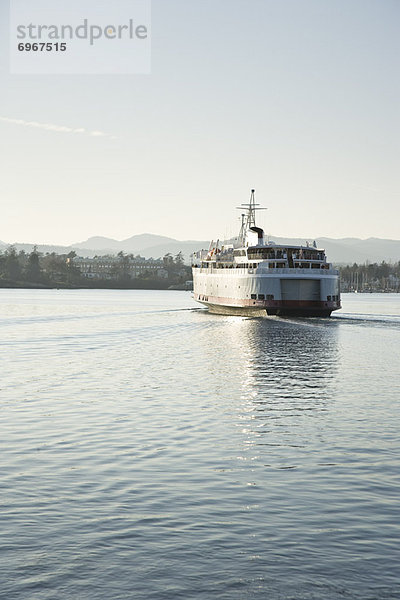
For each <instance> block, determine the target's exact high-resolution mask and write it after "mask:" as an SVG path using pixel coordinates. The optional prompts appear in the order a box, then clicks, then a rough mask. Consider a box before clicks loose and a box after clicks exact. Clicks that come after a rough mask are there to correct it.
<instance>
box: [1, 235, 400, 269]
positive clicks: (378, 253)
mask: <svg viewBox="0 0 400 600" xmlns="http://www.w3.org/2000/svg"><path fill="white" fill-rule="evenodd" d="M269 239H270V240H271V241H274V242H276V243H278V244H279V243H283V244H305V239H304V238H284V237H277V236H269ZM315 240H316V242H317V244H318V246H320V247H322V248H325V250H326V253H327V256H328V259H329V260H330V261H331V262H334V263H344V264H346V263H351V264H352V263H354V262H357V263H365V262H366V261H369V262H378V263H380V262H382V261H383V260H385V261H386V262H397V261H399V260H400V240H387V239H379V238H368V239H366V240H361V239H359V238H342V239H333V238H323V237H322V238H315ZM14 245H15V247H16V248H17V250H25V252H30V251H31V250H32V248H33V244H18V243H17V244H14ZM7 246H8V244H5V243H4V242H0V247H1V249H2V250H4V249H5V248H6V247H7ZM208 246H209V241H208V240H203V241H201V240H200V241H196V240H185V241H179V240H175V239H173V238H170V237H166V236H162V235H153V234H150V233H143V234H141V235H134V236H132V237H130V238H127V239H126V240H121V241H119V240H114V239H112V238H106V237H91V238H89V239H88V240H85V241H83V242H78V243H76V244H72V245H71V246H50V245H41V244H38V245H37V247H38V250H39V251H40V252H43V253H46V252H56V253H57V254H68V252H71V251H72V250H75V252H76V253H77V254H78V255H80V256H88V257H92V256H95V255H96V254H97V255H101V254H117V253H118V252H120V251H121V250H122V251H123V252H125V253H127V254H130V253H132V254H135V255H136V254H140V255H141V256H144V257H145V258H160V257H162V256H164V255H165V254H167V253H168V252H170V253H171V254H172V255H176V254H177V253H178V252H180V251H181V252H182V253H183V254H184V256H185V259H186V260H187V261H189V260H190V255H191V254H192V252H194V251H196V250H199V249H201V248H208Z"/></svg>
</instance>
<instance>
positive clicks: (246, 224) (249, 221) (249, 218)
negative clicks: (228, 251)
mask: <svg viewBox="0 0 400 600" xmlns="http://www.w3.org/2000/svg"><path fill="white" fill-rule="evenodd" d="M236 208H238V209H239V210H243V208H245V209H246V210H247V214H242V225H241V228H240V232H239V242H240V243H241V245H242V246H244V244H245V238H246V232H247V231H248V230H249V229H250V227H255V226H256V210H267V209H266V208H262V207H261V206H260V205H259V204H257V203H256V199H255V190H251V195H250V201H249V202H246V203H243V204H241V205H240V206H237V207H236Z"/></svg>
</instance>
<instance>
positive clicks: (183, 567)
mask: <svg viewBox="0 0 400 600" xmlns="http://www.w3.org/2000/svg"><path fill="white" fill-rule="evenodd" d="M0 306H1V314H0V324H1V330H2V339H1V366H2V375H1V380H0V388H1V399H2V400H1V431H2V434H1V440H2V454H1V457H2V460H1V463H2V476H1V479H0V484H1V490H0V492H1V495H0V498H1V503H2V509H1V517H0V518H1V523H0V532H1V561H0V582H1V583H0V597H1V599H2V600H3V599H7V600H14V599H15V600H17V599H18V600H25V599H26V600H28V599H29V600H54V599H56V600H71V599H73V600H75V599H82V600H91V599H93V600H103V599H104V600H106V599H107V600H120V599H121V600H122V599H134V600H151V599H156V600H167V599H168V600H169V599H182V600H192V599H193V600H208V599H210V598H218V599H227V600H228V599H229V600H238V599H241V600H242V599H253V598H254V599H261V598H262V599H270V598H271V599H273V600H283V599H284V600H288V599H292V600H299V599H304V600H305V599H307V600H311V599H313V600H319V599H322V598H323V599H324V600H331V599H335V600H336V599H339V598H340V599H341V600H343V599H350V598H351V599H360V598H362V599H363V600H367V599H368V600H375V599H389V598H397V599H398V598H400V578H399V564H400V544H399V538H400V505H399V493H400V482H399V436H398V432H399V420H400V419H399V414H400V413H399V408H398V404H399V381H400V377H399V375H400V373H399V370H400V368H399V365H400V360H399V358H400V356H399V349H400V343H399V342H400V296H399V295H394V294H387V295H383V294H382V295H379V294H377V295H362V294H358V295H356V294H345V295H343V306H344V308H343V310H342V311H340V312H339V313H336V314H335V315H334V316H333V317H332V318H331V319H329V320H324V319H309V320H307V319H295V318H288V319H279V318H276V317H272V318H264V319H248V318H247V319H246V318H241V317H224V316H219V315H210V314H208V313H207V312H206V311H204V310H202V309H198V308H196V306H197V305H195V304H194V303H193V301H192V300H191V297H190V294H189V293H187V292H165V291H108V290H85V291H82V290H77V291H57V290H48V291H47V290H46V291H44V290H4V289H3V290H0Z"/></svg>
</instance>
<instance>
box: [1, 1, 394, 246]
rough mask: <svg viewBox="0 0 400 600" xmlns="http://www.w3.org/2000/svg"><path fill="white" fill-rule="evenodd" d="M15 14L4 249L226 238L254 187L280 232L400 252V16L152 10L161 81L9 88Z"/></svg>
mask: <svg viewBox="0 0 400 600" xmlns="http://www.w3.org/2000/svg"><path fill="white" fill-rule="evenodd" d="M0 5H1V12H0V17H1V31H0V34H1V40H2V41H1V44H2V52H1V58H0V69H1V71H0V81H1V94H0V140H1V146H0V197H1V202H2V211H1V214H2V219H1V226H0V239H1V240H3V241H5V242H15V241H19V242H35V243H58V244H70V243H72V242H76V241H80V240H84V239H86V238H88V237H89V236H92V235H104V236H108V237H113V238H116V239H123V238H127V237H130V236H131V235H134V234H138V233H144V232H148V233H156V234H161V235H168V236H171V237H176V238H178V239H210V238H216V237H223V236H224V235H231V234H232V233H236V231H237V229H238V227H239V222H238V213H239V211H235V207H236V206H237V205H238V204H239V203H241V202H247V201H248V197H249V194H250V188H252V187H254V188H256V192H257V200H258V202H260V203H262V204H263V205H264V206H267V207H268V211H265V212H264V213H262V215H261V218H260V224H261V225H263V226H264V227H265V229H266V231H267V232H268V233H271V234H275V235H281V236H298V237H305V238H306V237H310V238H314V237H319V236H329V237H336V238H339V237H349V236H354V237H363V238H366V237H370V236H375V237H389V238H395V239H399V238H400V225H399V223H400V208H399V205H400V187H399V172H400V169H399V139H400V136H399V106H400V103H399V100H400V94H399V87H400V84H399V45H400V36H399V34H398V31H399V18H400V2H399V1H398V0H373V1H371V0H153V3H152V73H151V75H79V76H77V75H76V76H73V75H62V76H54V75H10V74H9V68H8V50H7V46H8V39H7V36H8V8H7V5H8V2H7V1H6V0H0ZM32 121H34V122H36V123H39V124H40V123H43V124H50V125H51V126H50V127H47V128H44V127H40V126H32V125H28V124H27V123H29V122H32ZM53 126H54V127H53ZM60 127H61V128H63V127H64V128H65V130H61V131H60V130H59V128H60ZM76 129H84V130H85V132H74V131H73V130H76ZM101 134H105V135H101Z"/></svg>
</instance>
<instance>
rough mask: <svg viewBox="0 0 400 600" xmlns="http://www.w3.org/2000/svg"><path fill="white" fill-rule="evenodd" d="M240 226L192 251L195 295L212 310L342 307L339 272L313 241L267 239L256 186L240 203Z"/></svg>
mask: <svg viewBox="0 0 400 600" xmlns="http://www.w3.org/2000/svg"><path fill="white" fill-rule="evenodd" d="M238 208H239V209H241V210H242V216H241V228H240V232H239V235H238V237H237V238H235V239H234V240H233V241H232V240H231V241H230V242H229V243H221V244H220V243H219V240H218V241H217V242H215V243H214V242H213V241H212V242H211V243H210V246H209V248H208V250H200V251H198V252H195V253H194V254H193V259H192V271H193V295H194V299H195V300H196V301H197V302H200V303H201V304H204V305H206V306H207V307H208V309H209V310H210V312H216V313H222V314H242V315H250V316H262V315H265V314H268V315H278V316H295V317H329V316H330V314H331V313H332V311H334V310H338V309H340V308H341V304H340V290H339V272H338V271H337V270H336V269H334V268H333V266H332V264H331V263H329V262H327V258H326V255H325V250H324V249H322V248H318V247H317V244H316V243H315V242H313V243H310V242H306V243H305V244H304V245H300V246H290V245H286V244H276V243H274V242H272V241H269V240H265V236H264V231H263V229H261V227H257V226H256V220H255V215H256V211H257V210H265V209H263V208H261V207H260V205H259V204H256V201H255V190H251V196H250V201H249V202H248V203H244V204H242V205H241V206H240V207H238Z"/></svg>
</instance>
